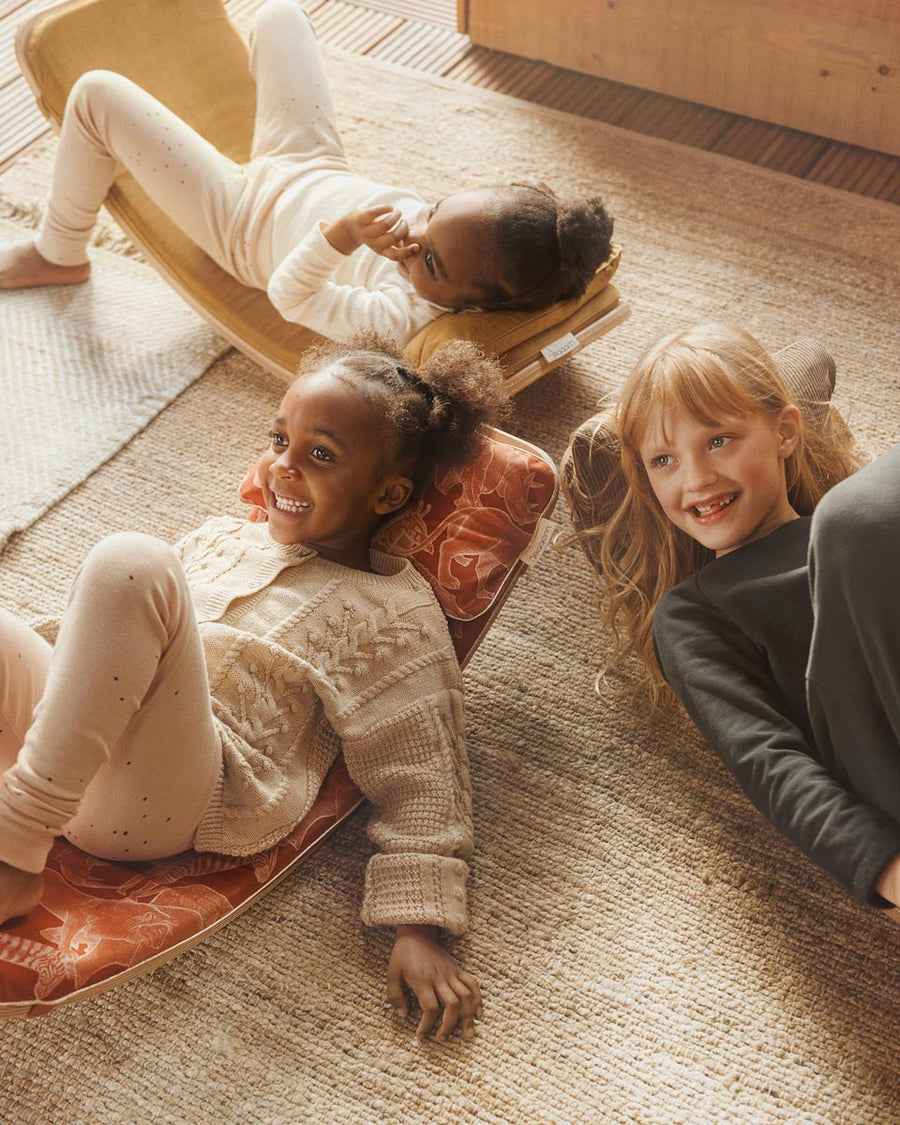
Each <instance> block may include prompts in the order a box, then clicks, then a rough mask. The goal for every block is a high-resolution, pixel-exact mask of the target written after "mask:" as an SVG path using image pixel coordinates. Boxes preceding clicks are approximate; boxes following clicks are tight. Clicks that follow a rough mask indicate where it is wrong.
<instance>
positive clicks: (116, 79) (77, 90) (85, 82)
mask: <svg viewBox="0 0 900 1125" xmlns="http://www.w3.org/2000/svg"><path fill="white" fill-rule="evenodd" d="M122 83H125V84H129V80H128V79H127V78H125V77H124V76H123V75H121V74H116V73H115V71H112V70H87V71H85V72H84V74H82V75H80V77H79V78H77V79H76V80H75V82H74V83H73V85H72V89H71V90H70V91H69V102H70V103H71V104H73V105H79V106H84V105H92V104H95V103H96V102H97V100H98V99H101V98H104V97H106V96H107V95H108V94H109V92H110V91H111V90H114V89H115V88H116V87H117V86H119V85H121V84H122Z"/></svg>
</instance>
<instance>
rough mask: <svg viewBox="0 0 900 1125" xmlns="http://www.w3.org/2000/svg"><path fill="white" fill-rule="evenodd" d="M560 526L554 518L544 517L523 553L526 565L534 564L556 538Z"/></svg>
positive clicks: (522, 558) (523, 560) (522, 557)
mask: <svg viewBox="0 0 900 1125" xmlns="http://www.w3.org/2000/svg"><path fill="white" fill-rule="evenodd" d="M557 531H559V527H558V526H557V524H556V523H554V521H553V520H547V519H542V520H541V521H540V522H539V523H538V525H537V527H536V528H535V529H534V536H533V537H532V540H531V542H530V543H529V544H528V546H527V547H526V548H525V550H524V551H523V552H522V555H521V561H522V562H523V563H525V565H526V566H534V564H535V563H536V562H537V561H538V559H540V557H541V556H542V555H543V553H544V551H546V550H547V548H548V547H549V546H550V544H551V543H552V542H553V540H554V539H555V538H556V533H557Z"/></svg>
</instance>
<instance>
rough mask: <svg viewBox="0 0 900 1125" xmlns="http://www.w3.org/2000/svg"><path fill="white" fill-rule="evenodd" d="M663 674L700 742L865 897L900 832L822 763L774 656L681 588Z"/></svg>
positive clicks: (673, 600)
mask: <svg viewBox="0 0 900 1125" xmlns="http://www.w3.org/2000/svg"><path fill="white" fill-rule="evenodd" d="M654 639H655V642H656V649H657V657H658V660H659V665H660V669H661V671H662V673H663V675H664V676H665V678H666V679H667V680H668V682H669V683H670V684H671V686H672V688H673V689H674V691H675V693H676V695H678V697H679V699H680V700H681V702H682V703H683V705H684V707H685V710H686V711H687V712H688V714H689V715H690V716H691V718H692V719H693V720H694V722H695V723H696V725H697V727H698V728H699V730H700V732H701V734H702V735H703V736H704V738H705V739H706V741H707V742H708V743H709V745H710V746H712V748H713V749H714V750H715V751H716V753H717V754H718V755H719V757H720V758H721V759H722V760H723V762H724V763H725V764H726V766H728V768H729V769H730V770H731V772H732V773H733V774H734V776H735V778H736V779H737V781H738V783H739V784H740V786H741V788H742V789H743V790H744V792H745V793H746V794H747V795H748V796H749V797H750V799H751V801H752V802H753V803H754V805H756V807H757V808H758V809H759V811H760V812H761V813H762V814H763V816H765V817H766V819H767V820H769V822H770V823H771V824H772V825H774V827H775V828H777V829H778V830H779V831H780V832H781V833H783V834H784V835H785V836H786V837H787V838H788V839H789V840H790V841H791V842H792V843H793V844H794V845H795V846H796V847H798V848H799V849H800V850H801V851H802V852H804V854H806V855H807V856H809V858H810V859H812V860H813V862H814V863H817V864H818V865H819V866H820V867H822V868H824V869H825V871H827V872H828V873H829V874H830V875H831V876H832V877H833V878H834V879H836V880H837V881H838V882H839V883H840V884H841V885H842V886H844V887H845V888H846V889H847V890H848V891H850V892H851V893H852V894H853V895H855V897H856V898H858V899H859V900H861V901H862V902H865V903H868V904H869V905H872V906H881V907H884V906H885V905H886V903H885V900H884V899H883V898H882V897H881V896H880V895H879V893H878V890H877V888H876V884H877V883H878V880H879V878H880V876H881V874H882V872H884V870H885V868H886V866H887V865H888V863H889V861H890V860H892V859H893V858H894V857H895V856H896V855H898V853H900V826H898V825H896V824H895V823H894V821H893V820H892V819H891V818H890V817H889V816H887V815H886V814H885V813H883V812H881V811H880V810H879V809H877V808H876V807H875V806H874V805H871V804H869V803H868V802H866V801H864V800H862V798H860V797H859V796H857V795H856V794H855V793H854V792H853V791H852V790H850V789H849V788H848V787H847V786H846V785H845V784H842V783H841V781H840V780H839V779H838V778H837V777H835V775H834V774H833V773H832V772H831V771H830V770H829V769H828V768H827V767H826V766H825V765H823V764H822V763H821V762H820V761H819V760H818V758H817V756H816V754H815V752H814V750H813V748H811V747H810V745H809V744H808V743H807V741H806V739H805V737H804V735H803V733H802V731H801V730H800V729H799V728H798V727H797V726H796V725H795V724H794V723H793V722H792V721H791V719H790V718H789V717H788V716H786V715H785V714H784V711H785V710H786V707H785V705H784V701H783V699H782V697H781V695H780V693H779V692H778V690H777V688H776V686H775V684H774V682H773V681H772V678H771V675H770V673H769V669H768V663H767V661H766V657H765V654H764V653H763V652H762V651H761V650H760V649H759V648H758V647H757V646H756V645H754V644H753V643H752V642H751V641H750V640H749V638H748V637H747V636H746V635H745V634H744V633H743V632H742V631H741V630H740V629H739V628H738V627H737V626H736V625H735V624H734V623H733V622H732V621H730V620H729V619H728V618H727V617H726V616H725V615H724V614H722V613H720V612H719V611H718V610H717V609H716V608H715V607H713V606H712V605H710V604H708V603H703V602H700V601H695V600H693V599H692V598H690V597H689V595H688V594H687V593H686V592H685V593H682V592H681V588H679V589H677V590H675V591H670V593H669V594H667V595H666V597H665V598H664V599H663V601H662V602H660V604H659V606H658V607H657V611H656V616H655V619H654Z"/></svg>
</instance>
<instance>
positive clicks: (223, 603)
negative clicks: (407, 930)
mask: <svg viewBox="0 0 900 1125" xmlns="http://www.w3.org/2000/svg"><path fill="white" fill-rule="evenodd" d="M179 552H180V555H181V558H182V562H183V564H184V567H185V570H186V573H187V576H188V581H189V583H190V586H191V592H192V595H193V598H194V603H195V606H196V612H197V618H198V621H199V622H200V629H201V635H202V637H203V643H204V648H205V652H206V659H207V666H208V669H209V679H210V691H211V695H212V699H213V711H214V715H215V718H216V722H217V724H218V727H219V730H220V732H221V736H222V753H223V770H222V776H221V779H220V783H219V785H218V787H217V790H216V792H215V794H214V796H213V799H212V802H211V804H210V807H209V809H208V810H207V812H206V814H205V815H204V817H203V819H202V821H201V823H200V825H199V827H198V830H197V834H196V839H195V847H196V848H197V849H198V850H201V851H217V852H224V853H226V854H229V855H249V854H252V853H253V852H257V851H260V850H262V849H263V848H267V847H269V846H270V845H272V844H275V843H276V842H277V841H279V840H281V839H282V838H283V837H284V836H285V835H286V834H287V833H288V832H289V831H290V829H291V828H292V827H293V826H294V825H295V824H296V823H297V822H298V821H299V820H300V819H301V818H302V817H303V816H304V815H305V814H306V812H307V811H308V810H309V808H310V806H311V805H312V803H313V800H314V799H315V796H316V794H317V792H318V790H319V787H320V785H321V782H322V779H323V778H324V776H325V774H326V772H327V771H328V768H329V766H330V765H331V764H332V762H333V761H334V759H335V757H336V756H337V754H338V752H339V751H340V750H341V749H343V752H344V757H345V760H346V763H347V767H348V769H349V772H350V774H351V776H352V777H353V779H354V780H355V781H356V783H357V784H358V785H359V787H360V789H361V790H362V791H363V793H364V794H365V795H366V796H367V797H368V798H369V800H370V801H371V802H372V804H373V805H374V814H373V816H372V819H371V821H370V825H369V835H370V837H371V839H372V840H373V842H374V843H375V844H376V845H377V846H378V848H379V852H378V854H376V855H375V856H373V858H372V859H371V860H370V861H369V864H368V869H367V872H366V886H365V896H364V902H363V908H362V918H363V921H364V922H366V923H367V924H369V925H378V924H393V925H396V924H398V923H403V922H417V923H428V924H434V925H438V926H442V927H445V928H446V929H448V930H451V931H452V932H454V933H461V932H462V931H464V930H465V928H466V922H467V917H466V900H465V883H466V876H467V864H466V862H465V859H464V858H463V857H465V856H467V855H469V854H470V853H471V847H472V818H471V791H470V784H469V774H468V762H467V758H466V753H465V748H464V741H463V726H464V715H463V697H462V677H461V675H460V671H459V666H458V664H457V661H456V656H455V654H454V651H453V647H452V644H451V641H450V637H449V633H448V631H447V626H446V622H445V620H444V616H443V613H442V612H441V609H440V607H439V606H438V604H437V601H436V599H435V597H434V594H433V593H432V591H431V588H430V587H429V585H428V582H427V581H426V580H425V579H424V578H423V577H422V576H421V575H420V574H419V573H418V572H417V571H416V570H415V569H414V568H413V567H412V565H411V564H410V563H409V562H406V561H404V560H400V559H396V558H392V557H390V556H388V555H382V554H379V553H377V552H373V553H372V563H373V567H374V568H375V571H376V573H368V572H364V571H358V570H352V569H349V568H347V567H344V566H340V565H338V564H335V563H331V562H329V561H327V560H325V559H321V558H319V557H318V556H317V555H316V554H315V553H314V552H313V551H311V550H309V549H308V548H306V547H303V546H301V545H290V546H284V545H281V544H278V543H276V542H274V540H272V539H271V537H270V536H269V533H268V527H267V525H266V524H265V523H246V522H243V521H241V520H236V519H232V518H228V517H220V518H217V519H213V520H210V521H208V522H207V523H206V524H204V525H203V527H201V528H200V529H199V530H198V531H196V532H194V533H192V534H191V535H189V536H187V537H186V538H185V539H184V540H182V541H181V543H180V544H179ZM335 734H336V735H337V736H338V738H339V739H340V744H339V743H338V741H337V739H336V738H335Z"/></svg>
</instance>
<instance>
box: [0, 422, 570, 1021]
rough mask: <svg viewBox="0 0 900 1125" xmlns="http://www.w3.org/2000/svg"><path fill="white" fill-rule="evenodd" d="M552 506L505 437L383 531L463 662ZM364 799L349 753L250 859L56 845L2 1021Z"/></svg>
mask: <svg viewBox="0 0 900 1125" xmlns="http://www.w3.org/2000/svg"><path fill="white" fill-rule="evenodd" d="M253 475H254V470H253V469H251V471H250V472H249V473H248V474H247V478H246V479H245V481H244V484H243V485H242V495H243V496H244V498H245V499H246V500H247V501H248V502H249V503H253V502H254V497H255V496H257V497H258V498H259V499H261V496H259V494H258V489H257V491H256V492H254V484H253ZM555 498H556V472H555V469H554V468H553V466H552V464H551V463H550V462H549V460H546V459H544V457H543V456H542V455H541V454H540V451H538V450H536V449H534V448H533V447H532V448H530V449H529V448H524V447H521V446H519V445H517V444H510V441H509V440H506V438H505V435H502V434H499V432H498V433H497V435H496V437H495V438H492V439H491V441H490V442H489V444H488V445H487V447H486V449H485V451H484V454H483V456H482V457H481V458H480V459H479V460H478V461H477V462H476V463H475V464H474V465H468V466H466V467H465V468H464V469H462V470H459V469H454V470H452V471H448V472H444V473H439V474H438V475H437V478H436V479H435V480H434V481H433V482H432V484H430V485H429V486H428V487H427V488H426V489H425V490H424V491H423V493H422V495H421V496H420V497H419V499H418V501H417V502H416V503H415V504H413V505H412V506H411V507H410V508H409V509H407V510H405V511H404V512H402V513H401V514H400V515H399V516H398V517H397V518H396V519H395V520H393V521H392V522H391V523H390V524H388V525H386V526H385V527H384V528H383V529H382V531H381V533H380V538H379V543H378V545H379V547H380V548H381V549H382V550H385V551H390V552H393V553H395V554H400V555H405V556H408V557H409V558H411V559H412V560H413V561H414V563H415V565H417V566H418V567H420V569H421V570H422V571H423V572H424V573H425V574H426V575H427V576H428V577H429V579H430V580H431V582H432V584H433V585H434V586H435V589H436V592H437V595H438V598H439V600H440V601H441V602H442V604H443V606H444V609H445V612H447V613H448V616H449V622H448V623H449V626H450V633H451V636H452V638H453V643H454V646H455V648H456V652H457V655H458V656H459V659H460V662H461V663H463V664H464V663H465V661H466V659H467V658H468V656H469V655H470V654H471V653H472V652H473V651H474V648H475V646H476V645H477V643H478V641H479V640H480V638H481V636H482V635H483V633H484V631H485V630H486V628H487V626H488V623H489V622H490V620H491V618H492V616H493V614H494V613H495V612H496V610H497V608H498V606H499V604H500V603H501V602H502V599H503V596H504V595H505V592H506V591H508V589H509V588H510V586H511V584H512V581H513V580H514V578H515V575H516V573H517V571H518V568H519V567H521V565H522V561H521V559H522V554H523V552H524V551H525V550H526V549H527V548H528V547H529V545H530V544H531V542H532V540H533V538H534V536H535V533H536V531H537V530H538V528H539V525H540V523H541V520H542V518H543V517H544V516H545V515H546V514H547V512H548V511H549V510H550V509H551V508H552V505H553V503H554V502H555ZM454 615H456V616H454ZM361 799H362V798H361V796H360V793H359V791H358V790H357V788H356V787H355V785H354V784H353V782H352V781H351V779H350V777H349V776H348V774H347V771H346V767H345V766H344V762H343V758H340V757H339V758H338V759H337V761H336V762H335V764H334V766H333V767H332V769H331V771H330V772H329V774H328V776H327V777H326V779H325V782H324V784H323V786H322V788H321V790H320V791H319V795H318V797H317V798H316V801H315V803H314V805H313V807H312V809H311V810H310V812H309V813H308V815H307V816H306V817H305V818H304V819H303V820H302V821H301V822H300V824H298V825H297V826H296V827H295V828H294V829H293V831H292V832H291V833H290V835H289V836H288V837H287V838H286V839H285V840H283V841H282V842H281V843H280V844H279V845H277V846H276V847H275V848H272V849H271V850H269V851H267V852H262V853H260V854H259V855H256V856H252V857H251V858H250V859H249V860H244V859H236V858H233V857H228V856H217V855H211V854H208V853H206V854H200V853H197V852H186V853H184V854H183V855H180V856H174V857H173V858H171V859H166V860H160V861H158V862H155V863H134V864H125V863H111V862H108V861H106V860H99V859H95V858H94V857H93V856H89V855H86V854H85V853H84V852H81V851H79V850H78V849H77V848H75V847H74V846H73V845H72V844H70V843H68V842H67V841H66V840H63V839H59V840H57V841H56V843H55V845H54V847H53V850H52V852H51V853H50V859H49V863H48V866H47V871H46V891H45V894H44V898H43V901H42V903H41V905H40V906H39V907H38V908H37V909H35V910H33V911H32V912H31V914H29V915H28V917H27V918H26V919H24V920H21V919H20V920H16V921H12V922H8V923H6V924H5V925H4V926H3V927H2V928H0V1018H2V1017H4V1016H26V1015H32V1016H34V1015H41V1014H43V1013H44V1012H48V1011H51V1010H52V1009H53V1008H55V1007H57V1006H59V1005H60V1004H63V1003H70V1002H72V1001H74V1000H78V999H82V998H84V997H87V996H91V995H93V994H95V993H97V992H100V991H102V990H104V989H106V988H111V987H113V986H114V985H117V984H121V983H124V982H125V981H127V980H130V979H132V978H133V977H136V976H139V975H140V974H141V973H145V972H148V971H149V970H151V969H153V968H155V967H156V966H157V965H159V964H162V963H163V962H165V961H167V960H169V959H170V958H172V957H175V956H177V954H178V953H180V952H182V951H183V950H184V949H187V948H189V947H190V946H191V945H193V944H195V943H196V942H197V941H200V940H202V938H204V937H205V936H207V935H208V934H210V933H212V932H213V931H214V930H216V929H218V928H219V927H220V926H223V925H225V924H226V923H227V922H229V921H230V920H231V919H232V918H234V917H235V916H236V915H238V914H240V913H241V912H242V911H243V910H245V909H246V908H247V907H248V906H250V905H251V904H252V903H253V902H254V901H255V900H256V899H257V898H258V897H259V896H260V895H262V894H265V893H266V891H268V890H270V889H271V888H272V887H273V886H275V885H276V884H277V883H278V882H280V880H281V879H283V878H284V877H285V875H287V874H288V873H289V872H290V871H291V870H292V869H293V868H294V867H296V866H297V865H298V864H299V863H301V862H302V860H303V858H304V857H305V856H306V855H308V854H309V852H310V851H311V850H312V848H313V847H314V846H315V845H316V844H317V843H319V842H320V841H321V840H323V839H324V837H325V836H326V835H327V834H328V833H329V832H330V831H331V830H332V829H333V828H335V827H336V826H337V825H338V824H340V823H341V821H342V820H344V819H345V818H346V817H347V816H348V815H349V814H350V813H351V812H352V811H353V810H354V809H355V808H356V807H357V806H358V805H359V803H360V801H361Z"/></svg>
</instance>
